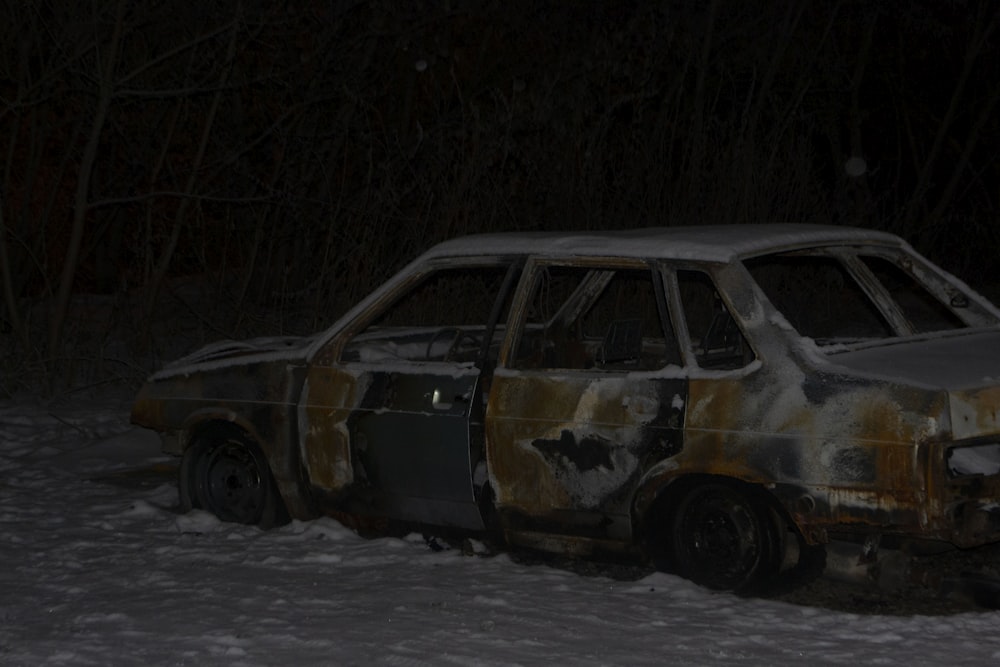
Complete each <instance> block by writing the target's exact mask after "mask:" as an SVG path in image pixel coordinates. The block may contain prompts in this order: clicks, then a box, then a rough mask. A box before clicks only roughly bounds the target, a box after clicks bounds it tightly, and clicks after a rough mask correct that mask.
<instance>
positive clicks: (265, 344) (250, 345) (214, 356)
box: [151, 336, 314, 380]
mask: <svg viewBox="0 0 1000 667" xmlns="http://www.w3.org/2000/svg"><path fill="white" fill-rule="evenodd" d="M313 340H314V338H313V337H301V336H279V337H267V338H252V339H249V340H239V341H236V340H222V341H218V342H216V343H212V344H210V345H206V346H205V347H203V348H201V349H199V350H197V351H195V352H192V353H191V354H189V355H187V356H186V357H182V358H181V359H178V360H177V361H174V362H172V363H169V364H167V365H166V366H164V367H163V369H162V370H160V371H159V372H158V373H156V374H155V375H154V376H153V377H152V378H151V379H152V380H159V379H162V378H165V377H170V376H174V375H191V374H194V373H198V372H202V371H207V370H213V369H216V368H224V367H226V366H233V365H236V364H240V365H242V364H250V363H257V362H265V361H282V360H288V361H298V360H302V359H305V356H306V352H307V351H308V349H309V346H310V345H311V344H312V342H313Z"/></svg>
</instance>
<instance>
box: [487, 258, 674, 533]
mask: <svg viewBox="0 0 1000 667" xmlns="http://www.w3.org/2000/svg"><path fill="white" fill-rule="evenodd" d="M527 271H530V273H528V275H527V276H526V279H525V284H526V286H527V288H526V290H525V294H524V297H523V299H522V300H519V301H518V302H517V303H516V304H515V309H516V312H517V316H516V317H515V318H514V320H513V322H512V327H513V330H514V332H515V335H514V336H512V337H511V347H510V348H509V349H508V350H506V351H505V353H504V356H503V358H502V361H501V364H502V366H503V367H502V368H500V369H498V371H497V373H496V375H495V377H494V379H493V388H492V391H491V392H490V398H489V407H488V413H487V422H486V433H487V442H488V443H489V466H490V475H491V480H492V482H493V484H494V486H495V488H494V493H495V495H496V502H497V506H498V509H499V510H500V515H501V520H502V521H503V523H504V527H505V528H506V529H507V531H508V535H509V536H512V537H515V541H521V542H524V541H528V542H530V537H529V538H528V539H527V540H525V539H524V536H530V535H535V536H539V539H544V538H541V537H540V536H541V535H542V534H543V533H544V534H550V535H551V534H553V533H555V534H559V533H561V534H564V535H583V536H586V537H591V538H597V539H612V540H628V539H629V538H630V533H631V523H630V518H629V515H630V504H631V502H632V496H633V493H634V491H635V488H636V485H637V483H638V481H639V479H640V478H641V476H642V473H643V472H644V471H645V470H646V469H648V467H649V466H651V465H652V464H654V463H655V462H657V461H660V460H663V459H664V458H667V457H670V456H672V455H673V454H675V453H677V452H678V451H680V449H681V447H682V445H683V443H682V439H681V435H682V430H681V429H682V427H683V421H684V412H685V403H686V400H687V380H686V377H685V373H684V370H683V368H682V366H681V357H680V353H679V349H678V345H677V340H676V337H675V336H674V329H673V326H672V324H671V321H670V318H669V317H668V313H667V310H666V302H665V298H664V290H663V282H662V279H661V276H660V273H659V271H658V270H657V269H656V268H654V267H651V266H649V265H647V264H646V263H644V262H640V261H627V260H620V259H616V260H601V259H594V260H590V259H588V260H576V261H574V262H572V263H567V262H562V263H559V262H546V261H537V262H533V263H529V269H528V270H527ZM517 535H520V538H518V537H516V536H517Z"/></svg>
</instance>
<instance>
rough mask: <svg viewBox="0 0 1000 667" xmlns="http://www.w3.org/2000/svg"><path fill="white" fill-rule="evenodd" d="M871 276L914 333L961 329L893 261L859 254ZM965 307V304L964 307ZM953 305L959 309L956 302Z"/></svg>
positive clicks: (953, 316) (950, 314)
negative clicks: (873, 276)
mask: <svg viewBox="0 0 1000 667" xmlns="http://www.w3.org/2000/svg"><path fill="white" fill-rule="evenodd" d="M859 259H860V260H861V261H862V262H863V263H864V265H865V266H866V267H867V268H868V270H869V271H871V272H872V274H874V275H875V277H876V278H877V279H878V281H879V283H881V284H882V287H883V288H885V290H886V292H888V294H889V296H890V297H892V300H893V301H895V303H896V305H897V306H899V309H900V311H902V314H903V316H904V317H905V318H906V320H907V321H908V322H909V324H910V327H911V328H912V329H913V332H914V333H929V332H932V331H947V330H950V329H961V328H963V327H965V326H966V325H965V323H964V322H962V320H961V319H960V318H959V317H958V315H956V314H955V313H954V311H952V310H951V309H950V308H948V307H947V306H945V304H943V303H942V302H941V301H939V300H938V299H937V298H935V297H934V296H933V295H932V294H931V293H930V292H929V291H928V290H927V288H926V287H924V286H923V285H922V284H921V283H920V282H918V281H917V279H916V278H914V277H913V276H912V275H910V274H909V273H908V272H907V271H905V270H904V269H903V268H902V267H900V266H898V265H897V264H895V263H894V262H892V261H890V260H888V259H886V258H884V257H877V256H874V255H859ZM967 305H968V304H967V303H966V304H965V306H967ZM956 306H958V307H965V306H962V304H961V302H956Z"/></svg>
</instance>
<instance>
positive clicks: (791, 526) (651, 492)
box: [633, 472, 802, 550]
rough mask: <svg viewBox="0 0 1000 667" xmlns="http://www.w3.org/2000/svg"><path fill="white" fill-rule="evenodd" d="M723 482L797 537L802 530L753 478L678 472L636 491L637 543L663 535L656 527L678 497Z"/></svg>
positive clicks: (653, 542)
mask: <svg viewBox="0 0 1000 667" xmlns="http://www.w3.org/2000/svg"><path fill="white" fill-rule="evenodd" d="M708 483H715V484H726V485H728V486H732V487H733V488H735V489H738V490H740V491H741V492H743V493H745V494H747V495H748V496H749V497H751V498H753V499H755V500H757V501H758V502H760V503H763V504H764V505H765V506H766V507H768V508H769V509H770V510H771V511H773V512H774V513H775V518H776V520H777V521H778V522H780V524H782V525H783V526H784V527H785V528H786V529H787V530H791V531H793V532H794V533H795V534H796V536H798V538H799V539H802V538H801V535H802V533H801V530H800V528H799V526H798V525H797V524H796V522H795V520H794V519H793V518H792V516H791V514H789V512H788V509H787V508H786V507H785V505H784V503H782V502H781V499H780V498H779V497H778V496H777V495H775V494H774V493H772V492H771V491H770V490H769V489H768V488H767V487H766V486H765V485H764V484H762V483H760V482H752V481H748V480H744V479H740V478H738V477H730V476H728V475H716V474H711V473H702V472H697V473H679V474H676V475H672V476H670V477H661V478H658V479H656V480H650V481H649V482H647V483H646V485H645V486H644V487H643V489H642V490H640V492H639V493H638V494H636V502H635V506H634V507H633V531H634V532H633V534H634V535H635V536H636V541H637V542H638V543H639V545H640V546H643V547H644V548H646V549H650V550H655V547H656V546H657V540H659V539H660V538H662V535H659V534H658V531H657V530H656V529H655V527H656V526H658V525H662V520H663V519H666V518H667V517H668V515H669V514H670V512H671V511H672V508H673V506H674V505H676V503H677V501H678V500H680V498H681V497H682V496H683V495H684V494H685V493H687V492H688V491H690V490H691V489H693V488H694V487H696V486H698V485H699V484H708Z"/></svg>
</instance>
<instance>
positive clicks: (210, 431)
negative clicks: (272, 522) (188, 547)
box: [178, 410, 316, 519]
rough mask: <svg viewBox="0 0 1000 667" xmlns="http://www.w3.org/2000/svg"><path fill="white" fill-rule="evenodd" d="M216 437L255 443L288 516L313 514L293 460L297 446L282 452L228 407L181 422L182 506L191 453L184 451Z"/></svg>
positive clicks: (297, 517) (295, 516)
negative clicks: (233, 438)
mask: <svg viewBox="0 0 1000 667" xmlns="http://www.w3.org/2000/svg"><path fill="white" fill-rule="evenodd" d="M218 437H237V438H242V439H244V440H246V441H247V442H248V443H250V444H252V445H253V446H254V447H256V448H257V449H258V450H259V451H260V453H261V455H262V456H263V457H264V460H265V461H266V463H267V468H268V473H269V474H270V475H271V478H272V479H273V481H274V483H275V486H276V488H277V490H278V495H279V497H280V499H281V501H282V504H283V505H284V509H285V511H286V512H287V513H288V515H289V517H291V518H296V519H311V518H315V516H316V512H315V510H314V508H313V504H312V502H311V501H310V496H309V494H308V492H307V490H306V485H304V484H303V482H302V475H301V474H300V473H301V471H300V470H299V466H298V464H297V461H298V457H297V448H294V447H289V448H288V449H290V450H292V451H289V452H287V453H282V452H281V451H279V450H280V444H276V443H272V442H271V441H270V440H269V439H268V438H265V437H263V436H262V435H261V433H260V431H259V430H258V429H257V428H255V427H254V424H253V422H252V421H251V420H250V419H248V418H247V417H246V416H244V415H241V414H239V413H236V412H233V411H230V410H226V411H218V410H203V411H199V412H197V413H194V414H192V415H191V416H190V417H188V419H187V420H185V422H184V426H183V428H182V430H181V437H180V443H179V448H180V450H181V454H182V458H181V470H180V477H179V482H178V484H179V486H180V487H181V488H179V489H178V490H179V492H180V494H181V504H182V508H183V507H184V506H185V496H184V494H185V493H187V489H185V488H183V482H184V479H185V472H188V473H189V472H190V470H185V469H184V467H185V466H190V465H191V463H192V456H190V455H188V452H189V451H191V448H192V447H195V446H197V445H198V443H200V442H202V441H203V440H205V439H207V438H218ZM289 457H292V458H293V459H294V463H292V464H291V465H289V463H290V462H289Z"/></svg>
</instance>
